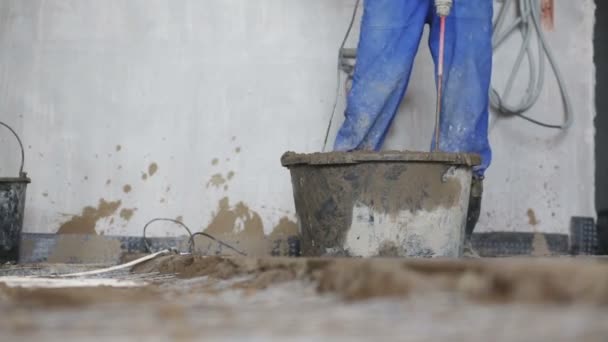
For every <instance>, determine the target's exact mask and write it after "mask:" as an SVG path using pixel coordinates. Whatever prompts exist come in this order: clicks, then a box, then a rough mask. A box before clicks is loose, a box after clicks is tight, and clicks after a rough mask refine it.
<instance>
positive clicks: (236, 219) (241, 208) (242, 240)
mask: <svg viewBox="0 0 608 342" xmlns="http://www.w3.org/2000/svg"><path fill="white" fill-rule="evenodd" d="M204 232H205V233H208V234H211V235H213V236H215V237H216V238H219V239H222V240H225V241H226V242H228V243H231V244H233V245H234V246H235V247H236V248H238V249H240V250H243V251H245V252H246V253H247V254H248V255H268V250H269V244H268V241H267V240H266V239H265V236H264V224H263V223H262V218H261V217H260V215H259V214H258V213H257V212H255V211H253V210H251V209H249V207H248V206H247V205H246V204H245V203H243V202H238V203H237V204H236V205H234V206H231V205H230V203H229V199H228V197H224V198H222V199H221V200H220V201H219V202H218V208H217V210H216V211H215V213H214V214H213V218H212V219H211V222H210V223H209V225H207V227H206V228H205V229H204ZM196 241H197V246H198V247H197V248H198V249H199V250H202V251H203V252H207V253H209V252H210V249H213V250H215V251H216V253H218V251H221V252H222V253H232V252H231V251H229V250H227V249H225V248H224V249H221V248H220V249H218V247H219V246H218V245H217V244H216V243H215V242H213V241H209V240H208V239H196ZM199 241H200V243H199ZM205 248H206V250H205Z"/></svg>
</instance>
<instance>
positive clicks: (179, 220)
mask: <svg viewBox="0 0 608 342" xmlns="http://www.w3.org/2000/svg"><path fill="white" fill-rule="evenodd" d="M175 221H177V222H182V223H183V222H184V217H183V216H182V215H179V216H178V217H176V218H175Z"/></svg>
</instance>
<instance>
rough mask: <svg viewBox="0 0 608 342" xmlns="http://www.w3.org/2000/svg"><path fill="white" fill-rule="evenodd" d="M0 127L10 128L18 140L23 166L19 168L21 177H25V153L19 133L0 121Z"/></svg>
mask: <svg viewBox="0 0 608 342" xmlns="http://www.w3.org/2000/svg"><path fill="white" fill-rule="evenodd" d="M0 126H4V127H6V128H8V130H9V131H11V133H13V135H14V136H15V138H17V142H18V143H19V148H20V149H21V165H20V166H19V177H25V173H23V163H24V162H25V151H24V150H23V143H21V139H19V136H18V135H17V132H15V130H14V129H12V128H11V127H10V126H9V125H7V124H5V123H4V122H2V121H0Z"/></svg>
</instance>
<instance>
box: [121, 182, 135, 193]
mask: <svg viewBox="0 0 608 342" xmlns="http://www.w3.org/2000/svg"><path fill="white" fill-rule="evenodd" d="M132 189H133V188H132V187H131V185H130V184H125V186H123V187H122V191H123V192H124V193H125V194H128V193H129V192H131V190H132Z"/></svg>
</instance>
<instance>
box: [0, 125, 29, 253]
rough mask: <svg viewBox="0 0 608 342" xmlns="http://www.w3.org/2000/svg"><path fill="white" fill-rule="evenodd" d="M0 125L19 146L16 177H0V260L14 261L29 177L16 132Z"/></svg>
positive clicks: (17, 249) (19, 237)
mask: <svg viewBox="0 0 608 342" xmlns="http://www.w3.org/2000/svg"><path fill="white" fill-rule="evenodd" d="M0 126H3V127H5V128H8V130H9V131H10V132H11V133H12V134H13V135H14V136H15V138H17V141H18V142H19V147H20V148H21V164H20V167H19V176H18V177H0V262H2V263H5V262H16V261H17V260H18V258H19V244H20V240H21V230H22V228H23V212H24V209H25V190H26V188H27V184H28V183H29V182H30V179H29V178H27V174H26V173H25V172H23V163H24V160H25V155H24V151H23V144H22V143H21V139H19V136H18V135H17V133H16V132H15V131H14V130H13V129H12V128H11V127H9V126H8V125H7V124H5V123H3V122H0Z"/></svg>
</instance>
